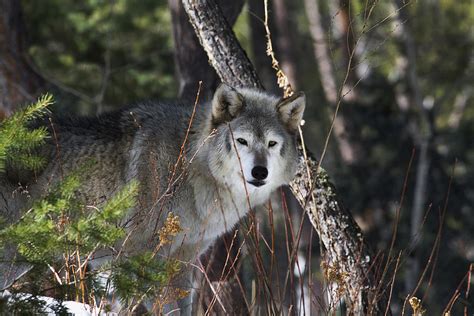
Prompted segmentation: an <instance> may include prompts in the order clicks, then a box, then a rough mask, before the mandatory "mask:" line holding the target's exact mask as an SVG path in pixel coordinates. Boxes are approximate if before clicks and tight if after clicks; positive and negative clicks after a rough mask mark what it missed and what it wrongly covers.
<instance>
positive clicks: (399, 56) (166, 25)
mask: <svg viewBox="0 0 474 316" xmlns="http://www.w3.org/2000/svg"><path fill="white" fill-rule="evenodd" d="M173 4H174V2H173V0H170V1H164V0H142V1H131V0H87V1H79V2H78V1H72V0H43V1H15V0H1V1H0V5H1V7H0V12H1V13H0V96H1V97H0V109H1V110H2V113H3V114H2V115H9V114H10V113H11V111H12V109H13V108H14V107H15V106H19V105H20V104H22V103H26V102H27V101H29V100H31V99H32V98H33V97H34V96H36V95H37V93H38V92H40V91H45V90H47V91H50V92H52V93H54V95H55V99H56V100H57V102H56V104H57V105H56V107H57V111H61V112H64V113H67V114H89V115H90V114H96V113H100V112H103V111H109V110H113V109H117V108H120V107H121V106H123V105H126V104H129V103H133V102H137V101H139V100H142V99H163V98H175V97H176V96H177V95H178V94H180V95H184V96H185V95H186V93H187V94H188V95H194V93H195V90H193V91H191V92H189V91H188V90H189V88H183V86H181V87H180V82H178V80H177V79H175V78H177V75H180V74H181V76H182V75H183V73H182V69H181V70H180V69H179V67H176V66H175V63H174V62H173V56H174V54H175V49H174V42H173V26H172V23H178V20H176V19H172V15H171V13H170V12H171V11H170V9H169V6H170V7H171V8H173ZM221 4H222V5H223V6H224V9H225V7H226V6H229V5H228V4H226V3H225V2H221ZM269 14H270V18H271V21H270V28H271V31H272V37H273V39H274V48H275V50H276V55H277V57H280V58H281V63H282V65H283V68H284V70H286V71H287V72H288V75H289V77H290V79H291V80H292V81H293V82H294V84H295V85H296V86H297V87H298V89H300V90H304V91H305V92H306V94H307V98H308V107H307V111H306V115H305V119H306V122H307V123H306V125H305V135H306V136H305V138H306V141H307V143H308V145H309V147H310V148H312V149H313V151H314V152H315V153H316V154H318V155H319V154H322V153H323V148H324V144H325V140H326V137H327V135H328V131H329V129H330V126H331V119H332V115H333V113H334V111H335V110H336V108H337V109H338V116H337V118H338V119H337V120H336V121H335V122H334V131H333V133H332V136H331V138H330V141H329V145H328V148H327V151H325V155H324V157H323V166H324V167H325V168H326V169H327V170H328V172H329V174H331V175H332V176H333V178H334V180H335V182H336V185H337V188H338V190H339V193H340V194H341V196H342V198H343V200H344V201H345V204H346V206H347V207H349V208H350V209H351V210H352V212H353V214H354V215H355V216H356V219H357V221H358V223H359V225H360V226H361V227H362V228H363V230H364V232H365V234H366V236H367V238H368V239H369V243H370V244H372V245H374V247H375V248H376V249H377V250H378V251H380V252H381V256H383V258H385V259H386V256H387V250H388V248H389V247H390V243H391V240H392V231H393V230H392V226H393V225H395V224H396V222H397V211H398V210H399V211H400V217H399V221H398V224H397V225H398V233H397V235H396V241H395V249H394V251H393V253H392V258H391V261H390V262H391V265H392V269H393V265H394V262H395V260H394V254H396V253H398V251H402V257H401V258H402V259H401V263H400V267H399V271H398V272H397V278H396V282H395V285H394V294H393V296H392V307H393V311H394V312H395V313H399V312H400V311H401V308H402V306H403V302H404V299H405V297H406V296H407V295H408V294H410V293H411V294H414V295H416V296H418V297H423V296H425V299H424V301H423V304H424V306H425V307H427V308H428V309H429V311H430V314H440V313H441V312H442V311H443V309H444V308H445V307H446V305H447V304H448V302H449V300H450V298H451V297H452V295H453V294H454V290H455V289H456V287H457V286H458V284H459V282H460V281H461V280H462V278H463V277H464V275H465V274H466V272H467V270H468V267H469V263H472V262H473V261H474V217H473V216H472V215H473V214H474V212H473V205H474V189H473V186H472V183H474V149H473V144H474V142H473V139H474V106H473V100H474V95H473V88H472V87H473V82H474V56H473V49H474V33H473V31H472V27H473V25H474V10H473V9H472V1H470V0H439V1H401V0H393V1H362V0H340V1H331V0H322V1H316V0H304V1H303V0H302V1H288V0H285V1H284V0H273V1H270V12H269ZM234 31H235V33H236V34H237V36H238V37H239V39H240V40H241V42H242V44H243V46H244V47H245V48H246V50H247V52H248V53H249V55H250V57H251V59H252V61H253V62H254V64H255V65H256V67H257V70H258V71H259V74H260V76H261V78H262V82H263V83H264V85H265V86H266V88H267V89H269V90H272V91H275V92H278V90H277V88H276V85H275V79H274V77H273V72H272V70H271V68H270V67H271V62H270V59H269V58H267V57H266V56H265V49H266V47H265V34H264V30H263V1H260V0H248V1H247V3H246V5H245V6H244V8H243V10H242V12H241V14H240V16H239V18H238V19H237V21H236V23H235V27H234ZM183 32H188V31H183ZM186 34H188V33H186ZM184 38H185V37H184V36H183V38H181V37H180V38H179V39H177V41H179V40H180V39H183V40H184ZM206 60H207V59H206ZM198 71H199V70H198ZM203 76H204V74H203ZM178 77H179V76H178ZM206 78H211V79H212V80H215V77H213V76H212V75H211V76H210V77H205V78H203V80H204V86H205V87H207V86H206V85H208V87H212V86H214V85H215V82H206V80H207V79H206ZM181 79H182V78H181ZM211 79H209V80H208V81H211ZM182 82H183V81H181V83H182ZM190 86H192V83H191V84H190ZM195 87H197V83H196V84H195ZM14 88H15V89H14ZM16 88H21V89H16ZM183 89H184V90H185V91H183ZM411 160H413V161H412V163H411V167H410V168H409V165H410V161H411ZM405 177H407V180H408V182H407V186H406V188H404V179H405ZM451 177H452V178H453V182H452V187H451V191H450V196H449V201H448V203H447V208H446V216H445V217H444V226H443V230H442V236H441V239H440V240H441V241H440V242H439V244H437V242H436V240H437V234H438V226H439V225H440V219H441V215H440V214H441V213H442V212H443V209H444V203H445V200H446V195H447V192H448V184H449V181H450V178H451ZM402 192H404V200H403V204H401V205H400V201H401V198H400V196H401V194H402ZM275 216H276V215H275ZM280 216H283V217H284V215H281V214H280ZM295 217H296V218H299V217H298V216H295ZM295 217H294V218H293V220H294V219H295ZM284 222H285V221H284ZM283 225H287V224H283ZM285 227H286V226H285ZM304 227H306V226H304ZM309 229H310V227H309V225H308V229H306V231H305V232H304V233H303V235H302V239H301V242H300V247H303V248H304V247H305V249H307V248H308V247H309V245H312V247H313V248H314V251H313V257H312V258H310V259H311V261H314V262H317V254H318V252H319V250H318V247H317V245H318V243H317V242H316V241H312V242H311V241H310V238H311V236H314V234H311V233H310V231H309ZM282 240H283V242H284V240H285V236H283V239H282ZM283 248H284V247H283ZM432 249H435V251H434V258H435V259H436V263H431V265H430V266H429V267H428V268H429V269H428V270H427V273H426V274H425V278H424V280H423V281H422V282H421V283H420V284H421V286H420V287H419V288H417V291H416V293H413V291H414V290H415V287H417V283H418V279H419V277H420V276H421V275H422V272H423V270H424V269H425V267H426V266H427V262H428V258H429V256H430V254H431V251H432ZM311 261H310V262H311ZM286 266H287V265H283V264H282V267H286ZM306 269H309V271H307V272H309V274H308V275H309V276H310V277H309V280H307V281H305V282H307V286H309V288H311V287H312V286H313V287H314V288H311V289H312V290H311V291H310V293H309V294H306V295H308V296H307V298H308V300H309V302H306V303H308V304H309V305H313V308H316V307H315V306H316V305H318V304H320V301H321V300H322V297H323V294H322V293H321V292H320V290H319V289H317V287H316V286H315V284H317V282H318V278H321V276H320V274H318V270H319V268H318V266H317V265H314V264H313V265H312V267H311V265H310V267H307V268H306ZM432 271H433V272H432ZM305 273H306V272H305ZM385 281H386V282H389V278H386V280H385ZM462 289H463V288H462ZM298 295H301V293H300V294H298ZM462 297H463V296H462V295H461V297H460V298H459V299H458V300H457V304H455V310H453V314H456V311H461V310H462V308H463V306H464V305H463V304H468V302H467V301H463V300H462ZM293 299H295V298H293ZM289 300H291V298H290V299H289ZM298 308H299V309H300V310H302V309H304V308H309V307H304V306H299V307H298ZM470 308H471V310H472V306H471V307H470Z"/></svg>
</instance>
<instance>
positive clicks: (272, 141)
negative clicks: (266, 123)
mask: <svg viewBox="0 0 474 316" xmlns="http://www.w3.org/2000/svg"><path fill="white" fill-rule="evenodd" d="M276 144H277V142H276V141H274V140H271V141H269V142H268V147H273V146H275V145H276Z"/></svg>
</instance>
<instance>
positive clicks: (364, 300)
mask: <svg viewBox="0 0 474 316" xmlns="http://www.w3.org/2000/svg"><path fill="white" fill-rule="evenodd" d="M182 1H183V5H184V8H185V10H186V12H187V13H188V15H189V17H190V21H191V23H192V25H193V27H194V29H195V31H196V34H197V36H198V37H199V40H200V42H201V44H202V45H203V47H204V49H205V50H206V52H207V54H208V57H209V60H210V63H211V64H212V66H213V67H214V68H215V69H216V71H217V73H218V75H219V77H220V78H221V80H222V81H225V82H227V83H229V84H230V85H234V86H251V87H260V86H261V85H260V82H259V80H258V77H257V75H256V73H255V70H254V68H253V66H252V64H251V63H250V61H249V60H248V58H247V56H246V54H245V52H244V51H243V50H242V48H241V47H240V45H239V43H238V41H237V39H236V37H235V35H234V33H233V32H232V30H231V28H230V27H229V25H228V24H227V23H226V21H225V19H223V17H222V13H221V11H220V9H219V7H218V5H217V4H216V2H215V0H182ZM303 150H304V149H303V147H302V146H299V153H300V155H299V157H300V158H299V165H298V172H297V173H296V175H295V178H294V180H293V181H292V182H291V183H290V187H291V190H292V192H293V194H294V195H295V197H296V198H297V199H298V201H299V202H300V204H301V206H302V207H303V208H304V209H305V210H306V213H307V214H308V216H309V218H310V219H311V222H312V223H313V226H314V227H315V229H316V231H317V233H318V234H319V236H320V239H321V242H322V244H323V245H324V248H325V249H326V253H325V256H326V260H327V265H328V267H329V268H330V269H331V270H333V275H336V276H337V277H336V278H335V279H334V280H332V281H334V282H336V283H337V284H338V285H339V287H340V288H341V289H342V290H343V291H344V293H345V299H346V303H347V305H348V307H349V309H350V310H351V311H352V312H354V313H355V314H364V313H365V312H366V311H368V310H369V304H375V306H371V309H372V310H373V311H374V313H376V314H377V313H379V312H383V311H385V304H386V302H385V300H384V299H383V297H382V298H380V299H379V298H378V297H375V298H374V297H373V296H374V295H379V293H377V291H376V288H377V284H376V280H375V277H374V275H373V271H374V269H369V267H370V266H371V264H372V262H371V261H372V256H371V253H370V251H369V249H368V247H367V245H366V244H365V242H364V240H363V236H362V233H361V231H360V229H359V227H358V225H357V224H356V223H355V221H354V219H353V218H352V215H351V214H350V212H348V211H347V210H346V209H345V208H344V207H343V206H342V203H341V202H340V200H339V198H338V196H337V194H336V192H335V190H334V186H333V185H332V184H331V182H330V180H329V177H328V175H327V174H326V172H325V171H324V170H322V169H319V170H318V163H317V161H316V160H315V159H314V158H313V157H308V159H305V158H304V154H303ZM374 302H375V303H374Z"/></svg>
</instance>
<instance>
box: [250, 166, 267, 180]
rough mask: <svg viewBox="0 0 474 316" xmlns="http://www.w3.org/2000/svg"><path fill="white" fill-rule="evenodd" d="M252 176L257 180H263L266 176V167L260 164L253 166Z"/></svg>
mask: <svg viewBox="0 0 474 316" xmlns="http://www.w3.org/2000/svg"><path fill="white" fill-rule="evenodd" d="M252 176H253V177H254V178H255V179H257V180H263V179H265V178H266V177H267V176H268V169H267V168H265V167H262V166H256V167H253V169H252Z"/></svg>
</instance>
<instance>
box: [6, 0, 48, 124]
mask: <svg viewBox="0 0 474 316" xmlns="http://www.w3.org/2000/svg"><path fill="white" fill-rule="evenodd" d="M43 85H44V82H43V79H42V78H41V77H40V76H39V75H38V74H37V73H36V72H35V71H34V70H33V69H32V67H31V66H30V62H29V60H28V57H27V41H26V30H25V25H24V21H23V13H22V9H21V2H20V1H18V0H0V119H1V117H2V116H8V115H10V114H11V113H12V112H13V111H14V109H15V107H17V106H18V105H21V104H23V103H26V102H31V101H34V100H35V98H36V96H37V94H38V92H39V91H40V88H41V87H42V86H43Z"/></svg>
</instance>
